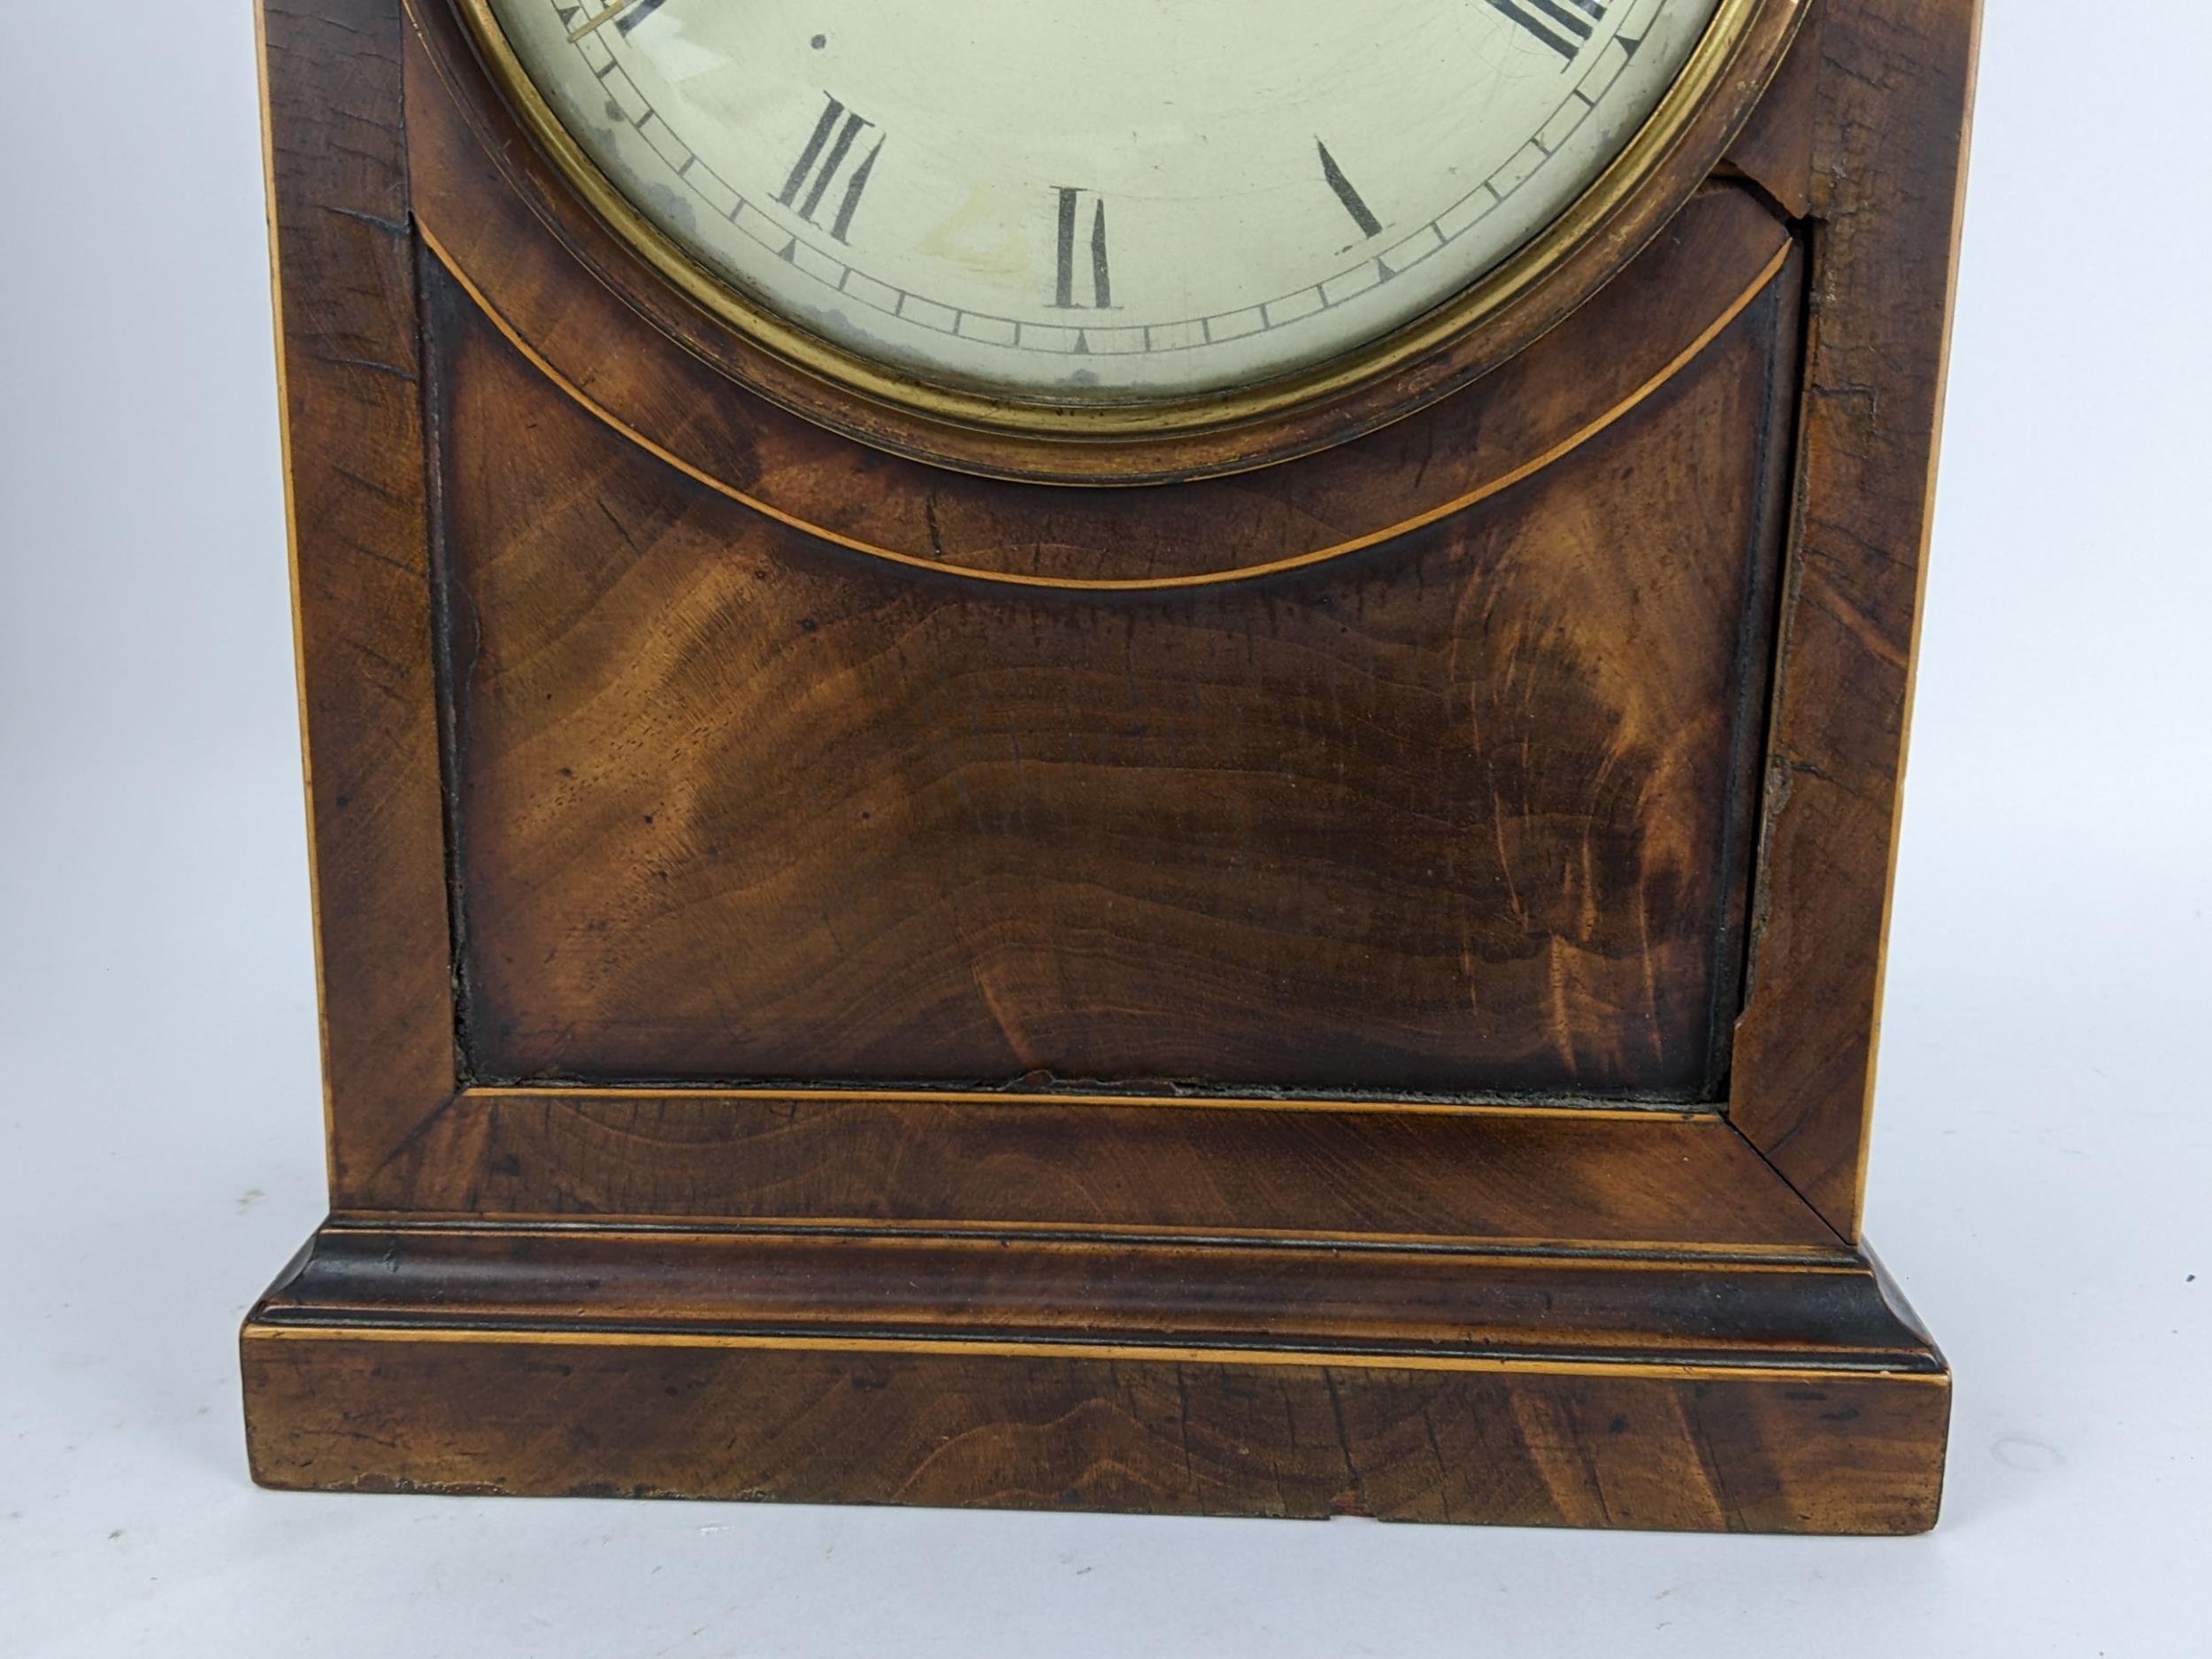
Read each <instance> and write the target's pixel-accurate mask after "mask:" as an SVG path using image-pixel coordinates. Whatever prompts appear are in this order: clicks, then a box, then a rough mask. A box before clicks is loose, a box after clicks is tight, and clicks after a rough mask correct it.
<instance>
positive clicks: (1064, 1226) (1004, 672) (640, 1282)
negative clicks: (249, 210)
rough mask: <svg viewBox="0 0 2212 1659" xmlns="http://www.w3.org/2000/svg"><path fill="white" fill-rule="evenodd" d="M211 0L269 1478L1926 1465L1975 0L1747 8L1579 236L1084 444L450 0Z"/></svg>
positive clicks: (1627, 1486) (695, 1489) (1078, 1492)
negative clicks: (1914, 690) (903, 324)
mask: <svg viewBox="0 0 2212 1659" xmlns="http://www.w3.org/2000/svg"><path fill="white" fill-rule="evenodd" d="M263 16H264V32H265V54H266V88H267V105H268V140H269V155H270V162H271V179H270V187H271V196H272V203H273V219H274V228H275V238H276V247H277V265H278V293H279V312H280V324H279V326H280V349H281V365H282V402H283V410H284V416H285V423H286V434H287V450H288V455H287V459H288V470H289V477H290V485H291V491H292V497H291V500H292V525H293V540H294V560H295V571H296V594H297V619H298V629H299V640H300V662H301V683H302V701H303V718H304V722H305V728H306V732H305V740H306V751H307V757H308V772H309V798H310V815H311V824H310V827H311V847H312V859H313V870H314V882H315V896H316V923H317V938H318V959H319V974H320V981H321V994H322V1002H321V1007H322V1034H323V1049H324V1057H325V1068H326V1116H327V1132H328V1144H329V1169H330V1186H331V1195H332V1196H331V1203H332V1214H331V1217H330V1218H329V1220H328V1221H327V1222H326V1224H325V1225H323V1226H322V1227H321V1228H319V1230H318V1231H317V1232H316V1233H315V1234H314V1236H313V1237H312V1239H311V1240H309V1242H308V1245H307V1246H306V1248H304V1249H303V1252H302V1253H301V1255H300V1256H299V1257H298V1258H297V1260H296V1261H295V1262H294V1263H292V1265H291V1266H290V1267H289V1268H288V1269H287V1271H285V1272H284V1274H283V1275H282V1276H281V1278H280V1279H279V1280H278V1282H277V1284H276V1285H275V1286H273V1288H272V1289H271V1290H270V1291H269V1293H268V1294H266V1296H265V1297H264V1298H263V1300H262V1301H261V1302H259V1303H258V1304H257V1306H256V1307H255V1308H254V1310H253V1311H252V1313H251V1314H250V1317H249V1318H248V1320H247V1322H246V1325H245V1328H244V1332H243V1337H242V1355H243V1358H242V1363H243V1371H244V1382H245V1396H246V1408H247V1421H248V1430H249V1442H250V1449H251V1456H252V1466H253V1471H254V1474H255V1477H256V1479H259V1480H261V1481H262V1482H264V1483H265V1484H268V1485H271V1486H292V1487H314V1488H323V1489H334V1488H348V1489H359V1490H387V1491H388V1490H421V1491H437V1492H485V1493H564V1494H587V1493H591V1494H639V1495H645V1494H687V1495H694V1496H708V1497H732V1498H733V1497H746V1498H781V1499H793V1500H817V1501H856V1502H867V1501H888V1502H911V1503H926V1504H996V1505H1009V1506H1025V1507H1038V1508H1045V1507H1056V1506H1071V1507H1078V1508H1094V1509H1134V1510H1147V1511H1156V1512H1179V1513H1192V1512H1205V1513H1229V1514H1269V1515H1286V1516H1325V1515H1330V1514H1336V1513H1356V1514H1366V1515H1375V1516H1381V1517H1390V1518H1409V1519H1410V1518H1429V1519H1445V1520H1480V1521H1498V1522H1518V1523H1548V1524H1571V1525H1614V1526H1634V1527H1683V1528H1705V1529H1739V1530H1760V1531H1783V1532H1909V1531H1913V1530H1917V1529H1920V1528H1924V1527H1926V1526H1928V1525H1931V1524H1932V1521H1933V1519H1934V1517H1935V1513H1936V1505H1937V1501H1938V1494H1939V1486H1940V1479H1941V1466H1942V1458H1943V1450H1944V1441H1945V1432H1946V1425H1947V1411H1948V1398H1949V1394H1948V1379H1947V1371H1946V1369H1945V1367H1944V1364H1943V1362H1942V1360H1941V1358H1940V1356H1939V1355H1938V1354H1937V1352H1936V1350H1935V1349H1934V1348H1933V1347H1932V1344H1931V1342H1930V1340H1929V1339H1928V1338H1927V1336H1926V1335H1925V1334H1924V1333H1923V1332H1922V1331H1921V1330H1920V1329H1919V1328H1918V1326H1917V1325H1916V1324H1915V1322H1914V1320H1913V1318H1912V1316H1911V1315H1910V1313H1909V1310H1907V1309H1906V1308H1905V1307H1904V1305H1903V1304H1902V1302H1901V1301H1900V1299H1899V1298H1898V1296H1897V1294H1896V1293H1895V1291H1894V1290H1893V1288H1892V1287H1891V1286H1889V1284H1888V1283H1887V1281H1886V1279H1884V1278H1883V1276H1882V1274H1881V1272H1880V1270H1879V1269H1878V1266H1877V1265H1876V1263H1874V1261H1873V1259H1872V1257H1871V1256H1870V1255H1868V1253H1867V1252H1866V1250H1865V1249H1864V1248H1863V1245H1862V1243H1861V1241H1860V1235H1859V1217H1860V1210H1861V1192H1862V1186H1863V1172H1864V1164H1865V1149H1866V1133H1867V1107H1868V1100H1869V1094H1870V1086H1871V1079H1872V1075H1873V1065H1874V1049H1875V1035H1876V1026H1877V1019H1876V1014H1877V1006H1878V990H1879V980H1880V972H1881V960H1882V944H1883V931H1884V926H1885V919H1886V906H1887V902H1888V890H1889V878H1890V869H1891V861H1892V855H1893V847H1894V842H1895V826H1896V809H1897V799H1898V781H1899V773H1900V768H1901V757H1902V749H1903V737H1904V731H1905V722H1906V711H1907V702H1908V694H1909V677H1910V665H1911V659H1912V655H1913V647H1914V628H1915V621H1916V614H1917V607H1918V593H1919V588H1920V580H1921V572H1922V566H1923V555H1924V542H1925V536H1926V528H1927V521H1928V504H1929V492H1930V487H1931V474H1932V464H1933V457H1934V438H1933V434H1934V433H1935V429H1936V425H1937V417H1938V409H1939V388H1940V378H1941V376H1940V371H1941V365H1942V359H1943V352H1944V345H1945V331H1946V325H1947V311H1948V304H1949V290H1950V281H1951V261H1952V250H1953V247H1954V243H1955V232H1956V218H1957V211H1958V204H1959V184H1960V171H1961V164H1962V140H1963V128H1964V121H1965V113H1966V110H1967V106H1968V100H1969V94H1970V78H1971V64H1972V55H1973V35H1974V24H1975V16H1974V5H1973V0H1820V3H1819V4H1814V5H1811V6H1809V7H1804V8H1801V7H1799V6H1797V5H1796V4H1793V0H1770V4H1768V5H1767V8H1766V11H1765V12H1764V13H1763V17H1762V20H1761V23H1760V25H1759V27H1761V28H1763V29H1764V30H1766V31H1768V34H1767V35H1766V36H1765V37H1763V40H1764V44H1765V46H1766V47H1768V48H1770V50H1769V51H1768V52H1767V55H1766V57H1765V58H1763V59H1757V60H1748V59H1747V63H1749V64H1752V65H1753V67H1755V70H1756V74H1755V79H1746V80H1745V81H1743V83H1742V84H1740V85H1739V86H1736V87H1734V88H1732V89H1731V90H1730V92H1729V95H1728V96H1729V99H1730V100H1732V102H1729V103H1728V104H1726V107H1721V106H1719V105H1717V107H1716V111H1715V112H1714V113H1713V115H1712V116H1711V118H1710V119H1711V121H1712V122H1725V124H1726V128H1727V130H1725V131H1719V130H1716V131H1714V132H1711V133H1709V134H1705V135H1704V139H1703V140H1701V141H1698V142H1689V143H1686V145H1685V147H1684V149H1683V151H1682V154H1681V155H1680V156H1679V157H1677V158H1676V159H1675V160H1673V161H1672V162H1671V164H1670V165H1671V167H1672V168H1673V169H1674V170H1675V172H1676V173H1678V174H1682V175H1684V176H1678V177H1677V178H1675V179H1674V180H1672V181H1671V185H1669V186H1668V187H1667V188H1668V189H1671V195H1669V194H1667V189H1662V190H1661V192H1660V193H1659V194H1658V195H1655V196H1651V197H1649V198H1648V200H1649V201H1651V202H1659V203H1661V204H1662V206H1663V210H1664V211H1656V210H1653V211H1647V213H1646V215H1645V218H1644V219H1638V218H1637V217H1636V215H1635V214H1634V213H1628V214H1624V216H1623V217H1622V218H1621V219H1619V220H1618V222H1617V223H1616V224H1614V225H1612V226H1611V227H1609V228H1607V229H1606V230H1605V231H1603V232H1602V233H1601V234H1596V235H1594V236H1593V237H1592V239H1591V240H1590V242H1589V243H1588V245H1587V247H1586V249H1585V250H1584V251H1583V253H1582V254H1581V255H1579V256H1578V257H1579V258H1580V260H1581V262H1582V265H1583V266H1584V267H1586V268H1585V269H1584V270H1583V272H1582V273H1581V274H1580V275H1579V276H1578V275H1576V274H1575V273H1574V271H1573V269H1572V268H1571V265H1570V267H1569V268H1568V269H1567V272H1566V273H1565V274H1563V275H1559V276H1557V277H1555V279H1552V280H1548V282H1547V283H1546V284H1540V285H1538V286H1537V288H1535V289H1534V290H1533V291H1532V294H1531V296H1529V297H1528V298H1527V300H1526V301H1525V303H1522V304H1520V305H1519V306H1518V307H1517V309H1515V310H1513V311H1511V312H1509V314H1507V315H1505V316H1503V317H1502V318H1500V319H1492V320H1491V321H1489V322H1486V324H1484V325H1483V327H1482V329H1481V330H1479V331H1477V332H1476V333H1475V334H1471V335H1470V337H1469V339H1468V340H1467V341H1465V342H1460V343H1459V344H1458V345H1457V346H1456V347H1455V349H1454V350H1453V351H1448V352H1446V353H1444V354H1442V355H1441V356H1440V357H1434V358H1432V359H1430V360H1427V361H1425V363H1422V364H1417V365H1411V366H1409V367H1408V368H1407V369H1406V370H1405V371H1404V372H1403V373H1401V374H1400V375H1399V376H1398V377H1397V378H1396V379H1395V380H1391V381H1389V382H1387V383H1385V384H1382V385H1380V386H1378V387H1369V388H1356V389H1355V390H1354V391H1352V392H1349V393H1348V394H1347V396H1346V398H1345V399H1344V400H1340V402H1338V403H1334V404H1332V405H1325V406H1317V407H1315V408H1311V409H1308V410H1304V411H1290V412H1288V413H1286V414H1282V415H1279V416H1276V417H1271V418H1270V419H1271V423H1272V424H1269V423H1267V422H1263V423H1260V424H1259V425H1257V426H1250V427H1247V428H1243V429H1239V430H1236V431H1232V432H1225V433H1220V434H1196V435H1189V434H1186V435H1182V436H1178V437H1176V438H1175V439H1173V440H1172V441H1171V442H1157V443H1148V442H1145V441H1143V440H1142V439H1141V438H1140V439H1134V440H1130V441H1127V442H1100V443H1092V444H1089V445H1087V446H1086V445H1074V446H1072V447H1071V446H1070V445H1067V444H1058V445H1054V444H1048V443H1041V442H1032V441H1023V440H1010V439H1004V438H1002V437H996V436H993V435H990V434H974V433H970V432H964V431H962V430H959V429H957V428H956V427H951V426H932V425H931V424H930V423H929V422H928V421H927V420H926V419H923V418H920V417H916V416H913V415H912V414H910V413H908V412H902V411H883V410H880V409H878V408H875V407H873V406H872V405H867V404H865V403H861V402H858V401H854V400H843V401H841V400H840V398H839V397H838V396H837V395H836V394H835V393H834V392H833V391H830V390H826V389H825V388H822V387H820V386H818V385H816V384H814V383H812V382H810V381H808V380H806V377H805V376H803V374H800V373H796V372H795V371H794V370H792V369H790V368H789V366H788V365H783V364H780V363H779V362H776V361H773V360H771V359H770V358H768V357H765V356H764V354H763V353H762V352H760V351H759V350H758V349H756V348H755V347H754V346H752V345H750V344H749V342H747V341H746V340H745V339H744V338H743V337H741V336H740V335H738V334H734V333H733V332H732V331H731V330H729V329H728V328H726V327H725V326H722V325H721V324H720V323H719V322H718V321H717V320H716V319H714V318H713V317H711V316H710V315H708V314H707V313H706V312H705V311H702V310H701V309H700V308H698V307H697V306H695V305H694V304H692V303H689V302H688V301H687V299H686V298H685V297H684V296H682V295H680V293H677V292H675V291H674V290H673V289H672V288H671V287H670V286H669V285H668V284H667V283H666V282H664V280H662V279H661V277H660V276H658V275H657V274H656V273H655V272H654V271H652V270H651V269H649V267H648V265H646V264H645V262H644V261H642V260H641V258H639V257H637V256H636V255H635V254H634V252H633V251H631V250H630V249H629V247H628V246H627V245H626V243H624V242H622V241H620V240H618V238H616V237H615V236H614V235H612V234H610V232H609V230H608V229H607V228H606V227H604V226H603V224H602V223H601V222H600V221H599V220H598V219H595V217H594V216H593V215H592V214H591V213H590V212H589V211H587V210H586V209H585V208H584V207H583V206H582V205H581V204H580V203H579V202H578V201H577V200H576V199H575V197H574V196H573V194H572V192H571V191H570V190H569V189H568V188H567V187H566V185H565V182H564V180H563V179H562V177H561V176H560V175H559V174H558V173H557V172H556V171H555V170H554V169H553V168H552V167H551V166H550V165H549V164H548V161H547V159H546V157H545V156H544V155H543V154H542V152H541V150H540V149H539V148H538V147H537V146H536V145H535V144H534V142H533V141H532V139H531V137H530V135H529V134H528V133H527V132H526V129H525V127H524V126H523V124H522V123H521V122H520V120H519V119H518V118H517V116H516V115H515V114H514V113H513V112H512V111H511V109H510V108H509V107H508V105H507V104H505V103H504V102H503V100H502V98H501V97H500V96H499V95H498V93H497V91H496V90H495V85H494V83H493V81H492V80H491V79H490V77H489V76H488V73H487V71H486V68H485V66H484V65H483V64H482V63H481V62H480V59H479V58H478V57H477V55H476V54H475V53H474V51H473V50H472V44H471V41H470V38H469V36H468V35H467V33H466V31H465V29H464V28H463V27H462V26H461V24H460V22H459V20H458V19H457V16H456V15H455V13H454V12H452V10H451V9H450V8H449V0H407V3H406V4H402V0H264V6H263ZM1777 61H1778V65H1779V66H1778V69H1777V68H1776V67H1775V63H1776V62H1777ZM1745 73H1746V75H1747V76H1750V75H1751V74H1752V69H1751V68H1747V70H1746V72H1745ZM1746 109H1747V110H1748V115H1747V119H1741V120H1740V119H1739V118H1740V116H1742V114H1743V111H1745V110H1746ZM1699 142H1703V143H1704V150H1703V152H1702V153H1700V151H1699ZM1715 156H1718V157H1720V158H1719V160H1718V161H1717V163H1716V162H1715V160H1714V157H1715ZM1693 168H1694V175H1693V174H1685V173H1684V170H1686V169H1693ZM1624 262H1625V263H1624ZM1571 264H1572V262H1571ZM1600 267H1602V268H1600ZM1615 267H1618V269H1617V273H1615ZM1601 278H1603V279H1605V280H1599V279H1601ZM1593 290H1594V291H1593ZM795 410H803V411H805V412H804V413H803V414H802V413H799V412H795ZM1331 440H1340V441H1334V442H1332V441H1331ZM993 474H996V476H994V475H993ZM1055 477H1057V479H1058V480H1060V481H1054V479H1055ZM1069 479H1080V480H1081V482H1080V483H1079V484H1071V483H1070V482H1068V481H1066V480H1069ZM1163 480H1166V481H1163Z"/></svg>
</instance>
